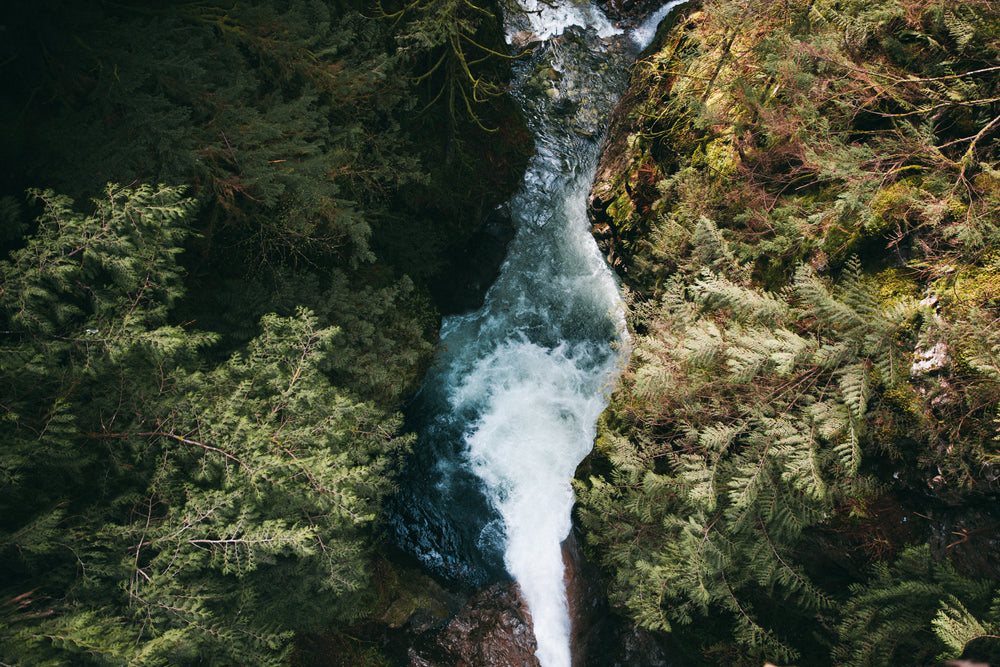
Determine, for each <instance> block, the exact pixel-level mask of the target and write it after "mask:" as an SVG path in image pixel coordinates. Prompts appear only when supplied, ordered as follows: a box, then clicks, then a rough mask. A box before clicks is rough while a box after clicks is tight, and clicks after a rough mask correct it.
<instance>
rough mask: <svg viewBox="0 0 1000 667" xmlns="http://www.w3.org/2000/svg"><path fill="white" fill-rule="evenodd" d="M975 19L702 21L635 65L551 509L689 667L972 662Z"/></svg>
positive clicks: (981, 563) (632, 614)
mask: <svg viewBox="0 0 1000 667" xmlns="http://www.w3.org/2000/svg"><path fill="white" fill-rule="evenodd" d="M997 21H998V18H997V14H996V11H995V9H994V8H992V7H990V6H988V5H987V4H984V3H978V2H968V3H958V4H957V5H956V4H955V3H950V4H942V3H936V2H930V3H921V4H919V5H914V4H913V3H905V2H890V3H888V4H885V3H883V4H879V5H876V4H872V3H864V2H822V1H821V0H816V1H815V2H808V3H806V2H802V3H796V2H792V3H783V4H782V3H775V2H769V1H766V0H750V1H748V2H739V1H736V2H731V1H729V0H720V1H718V2H715V1H713V2H705V3H701V5H700V7H699V8H697V9H693V8H689V9H687V10H685V12H684V13H683V14H682V15H681V17H680V18H679V19H677V20H676V21H675V22H674V24H675V27H674V28H673V29H672V30H671V31H670V32H669V33H667V34H663V35H661V36H660V37H659V39H658V41H657V42H656V43H655V44H656V45H655V46H654V48H653V49H651V50H650V51H649V52H648V53H647V54H645V57H644V58H643V59H642V60H641V61H640V62H639V63H638V65H637V66H636V68H635V71H634V73H633V79H632V88H631V90H630V93H629V98H627V99H631V100H632V101H631V102H630V105H631V106H630V114H629V115H627V116H626V115H624V114H623V115H622V116H621V117H620V118H619V120H618V123H619V125H618V126H617V127H613V128H612V130H611V132H612V133H613V136H614V137H615V141H616V143H609V146H610V150H615V151H620V155H619V154H616V155H615V157H614V160H615V162H614V164H616V165H617V166H619V167H621V169H620V171H618V172H617V173H615V174H613V175H612V176H611V182H610V183H603V184H601V185H600V188H601V189H598V190H595V192H599V193H600V202H598V207H597V211H596V213H597V215H598V217H599V221H601V222H606V223H607V224H608V226H609V227H610V230H611V237H612V239H611V244H612V248H611V250H612V251H613V254H612V257H613V259H614V261H615V262H616V268H618V270H619V272H620V273H621V274H622V277H623V279H624V281H625V282H626V284H627V285H628V287H629V289H630V295H631V303H630V307H631V311H632V312H631V317H630V325H631V327H632V329H633V331H634V333H635V336H634V339H633V346H634V347H633V356H632V361H631V363H630V366H629V368H628V370H627V371H626V373H625V375H624V376H623V379H622V382H621V386H620V387H619V388H618V389H617V390H616V392H615V394H614V395H613V397H612V401H611V404H610V406H609V408H608V410H607V411H606V412H605V414H604V415H603V416H602V418H601V422H600V424H599V431H598V439H597V446H596V448H595V453H594V455H593V460H592V461H591V462H590V463H589V465H587V466H585V467H584V468H583V469H582V471H583V473H584V474H583V475H582V476H581V478H580V479H579V480H578V482H577V492H578V497H579V499H580V505H579V508H578V515H577V516H578V519H579V522H580V525H581V527H582V529H583V531H584V533H585V537H586V539H587V543H588V544H589V545H590V548H591V550H592V553H593V555H594V556H595V557H596V558H597V559H598V560H599V561H600V562H601V563H602V564H603V566H604V568H605V570H606V573H607V576H608V589H609V593H610V596H611V599H612V601H613V603H614V604H615V605H616V606H617V608H618V609H619V610H620V611H621V612H622V613H624V614H626V615H627V616H628V617H629V618H631V619H632V620H633V621H635V622H636V623H637V624H639V625H640V626H642V627H645V628H647V629H651V630H655V631H661V632H663V631H666V632H671V633H674V634H676V635H678V639H677V640H676V642H672V643H673V644H675V645H676V644H682V645H686V646H690V647H692V649H691V655H690V656H689V657H690V659H691V660H692V662H695V663H697V664H707V665H708V664H711V665H715V664H745V665H759V664H762V663H763V662H764V661H771V662H774V663H779V664H780V663H785V664H787V663H794V664H801V665H808V664H815V665H826V664H851V665H855V664H856V665H861V664H864V665H896V664H933V663H934V662H935V661H937V660H946V659H952V658H958V657H964V658H970V659H987V660H995V659H996V656H995V655H994V652H995V650H996V647H997V646H998V645H1000V643H998V640H997V639H996V637H995V635H996V634H997V633H996V631H995V630H996V616H995V611H996V610H995V609H994V608H993V606H994V598H995V597H996V590H997V587H996V580H997V578H998V577H1000V572H998V571H997V569H996V566H995V564H996V557H997V554H996V552H995V549H993V547H991V546H989V544H988V538H986V537H985V535H986V534H990V532H991V531H992V530H994V529H995V525H996V524H995V523H994V522H995V521H996V516H995V513H994V512H993V511H992V510H989V509H981V508H984V507H991V506H993V505H995V500H996V496H995V491H994V483H993V480H995V479H996V476H995V475H996V473H995V471H994V465H995V462H996V452H997V449H996V448H997V444H996V442H997V441H996V434H997V430H996V429H997V422H996V419H997V414H998V413H997V409H998V408H997V406H998V404H1000V383H998V381H1000V375H997V374H996V368H997V364H996V363H995V362H996V354H997V337H996V334H995V331H996V322H997V307H998V304H1000V301H998V300H997V298H996V295H997V294H998V292H997V291H996V290H995V286H996V285H997V283H996V275H997V273H996V262H995V256H996V251H997V247H998V246H997V242H998V241H1000V238H998V237H997V235H996V230H997V225H998V222H1000V221H998V218H997V213H996V212H997V210H998V209H997V208H996V206H995V201H994V200H995V197H996V192H997V191H996V187H995V186H996V181H995V179H994V172H995V170H996V165H997V161H998V160H1000V154H998V153H997V151H996V143H995V142H994V141H993V139H994V138H995V134H996V132H997V131H998V130H1000V122H998V121H997V118H1000V103H998V99H1000V98H998V96H997V89H998V85H1000V78H998V75H1000V70H998V69H997V68H996V65H995V63H996V56H997V48H998V46H1000V43H998V41H997V39H998V33H997V31H996V26H997V25H998V23H997ZM619 135H620V136H622V137H624V138H622V139H618V138H617V137H618V136H619ZM626 139H627V140H626ZM963 506H964V509H960V508H963ZM963 512H966V513H968V515H969V516H970V517H976V519H975V520H974V522H975V523H974V525H977V526H982V527H981V528H980V527H977V528H974V529H970V527H968V526H967V524H965V523H964V519H963V520H958V519H956V518H955V517H956V515H962V513H963ZM980 522H981V523H980ZM970 523H971V522H970ZM980 532H982V533H983V535H984V537H983V539H981V540H979V539H978V534H979V533H980ZM972 541H975V544H974V545H973V544H972ZM922 543H929V546H924V547H921V546H918V545H920V544H922Z"/></svg>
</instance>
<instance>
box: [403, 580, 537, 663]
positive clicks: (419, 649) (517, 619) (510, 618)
mask: <svg viewBox="0 0 1000 667" xmlns="http://www.w3.org/2000/svg"><path fill="white" fill-rule="evenodd" d="M536 648H537V645H536V643H535V636H534V633H533V631H532V628H531V614H530V613H529V612H528V609H527V606H526V605H525V603H524V600H523V599H522V598H521V595H520V592H519V590H518V588H517V585H516V584H515V583H513V582H500V583H496V584H492V585H490V586H487V587H486V588H483V589H481V590H480V591H478V592H477V593H476V594H475V595H473V596H472V597H471V598H470V599H469V601H468V603H467V604H466V605H465V606H464V607H463V608H462V609H461V610H460V611H459V612H458V613H457V614H455V616H454V617H452V618H451V620H449V621H448V622H447V623H446V624H445V625H444V626H443V627H441V628H440V629H438V630H437V631H435V632H429V633H426V634H425V635H424V636H422V637H419V638H417V641H416V642H415V643H414V645H413V646H412V647H410V649H409V650H408V651H407V661H406V663H405V664H406V665H408V667H425V666H435V667H436V666H439V665H440V666H443V665H448V666H453V667H485V666H487V665H497V666H503V667H507V666H510V667H516V666H525V667H538V665H539V663H538V658H536V657H535V650H536Z"/></svg>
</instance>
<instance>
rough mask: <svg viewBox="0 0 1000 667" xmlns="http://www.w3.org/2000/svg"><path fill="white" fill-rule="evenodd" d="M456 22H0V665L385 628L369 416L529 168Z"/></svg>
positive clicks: (231, 10)
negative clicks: (454, 270)
mask: <svg viewBox="0 0 1000 667" xmlns="http://www.w3.org/2000/svg"><path fill="white" fill-rule="evenodd" d="M464 6H465V7H466V8H467V10H468V12H469V16H466V17H465V18H463V22H462V23H461V29H462V31H464V32H461V33H460V34H461V35H464V36H465V37H464V38H463V40H464V41H458V42H454V43H453V42H449V43H447V44H445V43H442V42H441V41H440V39H438V38H437V37H436V36H435V34H436V33H434V30H436V29H438V28H440V26H439V25H438V22H439V21H442V20H444V17H442V16H439V15H438V14H437V13H436V12H437V7H436V5H432V4H427V5H426V6H424V5H417V6H411V7H409V8H407V9H406V11H405V13H404V14H401V15H396V16H389V17H386V15H385V14H384V13H383V12H382V9H381V8H380V7H379V6H378V5H377V4H376V3H367V2H363V1H361V0H357V1H351V0H348V1H340V0H329V1H323V0H290V1H288V2H285V1H283V0H257V1H253V0H252V1H250V2H240V3H234V2H226V1H222V2H212V1H204V2H203V1H195V2H188V1H180V0H166V1H164V2H155V3H148V2H129V1H126V2H120V3H116V2H104V1H99V0H92V1H91V0H88V1H87V2H61V1H59V0H48V1H46V2H42V3H35V4H34V5H32V6H30V7H29V6H27V5H24V6H21V7H17V8H12V9H11V10H10V11H9V12H7V13H6V14H5V16H4V19H3V21H4V26H3V28H4V30H3V34H4V35H5V37H4V40H3V43H2V44H0V80H2V82H3V84H4V90H5V94H4V96H3V99H2V101H0V124H2V126H3V128H4V132H3V133H2V137H3V139H2V142H0V163H2V164H3V165H4V167H3V168H2V170H0V221H2V229H3V234H2V235H0V377H2V382H0V384H2V386H3V387H4V389H3V391H2V392H0V393H2V397H0V435H2V439H3V445H2V448H0V662H2V663H4V664H24V665H28V664H31V665H48V664H51V665H62V664H137V665H138V664H142V665H154V664H157V665H158V664H164V665H165V664H188V663H194V662H210V663H212V664H287V662H288V661H289V660H290V659H302V660H309V659H311V658H310V657H309V656H308V655H305V656H304V655H303V654H302V650H299V651H296V650H295V647H296V644H298V645H299V646H300V647H303V646H317V647H319V646H323V647H326V648H325V649H316V650H331V649H330V647H331V646H334V645H336V643H337V642H327V641H312V639H308V640H305V641H304V640H303V637H304V635H305V634H307V633H312V637H313V638H315V637H318V636H321V635H325V636H334V637H336V636H340V635H341V634H345V633H346V628H348V627H350V625H351V624H353V623H358V622H362V621H364V620H365V619H366V617H367V616H368V615H369V614H370V613H371V610H372V608H373V607H375V606H376V605H382V606H385V605H387V604H389V603H390V602H391V601H392V599H393V596H392V593H391V591H387V590H386V588H387V587H392V586H394V585H395V584H393V583H392V582H393V581H395V580H396V577H395V576H394V575H393V573H392V571H391V569H389V568H387V566H386V565H384V563H385V560H384V558H382V557H381V556H380V555H379V553H378V548H379V540H380V537H379V535H380V532H379V521H380V518H381V512H382V501H383V499H384V498H385V496H386V494H388V493H391V492H392V491H393V482H392V470H393V464H394V462H395V460H396V457H398V456H399V455H400V454H401V453H402V452H404V451H405V450H406V448H408V447H409V446H410V445H411V440H412V439H411V437H410V436H408V435H406V434H404V433H402V432H401V418H400V417H399V415H398V414H397V413H396V411H397V410H398V409H399V407H400V406H401V404H402V403H403V401H405V400H407V399H408V398H409V397H410V396H411V395H412V393H413V392H414V390H415V389H416V387H417V385H418V383H419V380H420V378H421V376H422V374H423V371H424V369H425V368H426V365H427V364H428V363H429V361H430V354H431V350H432V348H433V344H434V342H435V340H436V335H437V333H436V331H437V326H438V318H439V312H440V309H441V304H442V303H443V302H444V299H445V297H446V296H447V294H446V293H445V292H443V291H442V290H441V289H440V287H441V284H442V282H443V281H444V279H445V278H446V277H449V276H451V274H450V271H451V267H452V266H453V265H454V263H455V261H456V259H455V258H456V257H458V258H460V259H462V256H463V255H464V250H465V248H466V246H467V245H468V243H469V240H470V239H471V238H472V237H473V235H474V234H475V232H476V230H477V228H478V225H479V224H480V220H481V217H482V214H483V213H484V212H485V211H488V210H490V209H492V208H493V207H494V206H495V205H496V203H498V202H499V201H502V200H503V199H505V198H506V197H507V196H508V194H509V191H510V190H511V189H512V188H513V187H514V186H515V185H516V184H517V183H518V182H519V180H520V172H521V170H522V169H523V165H524V161H525V155H526V153H527V149H528V148H529V146H527V145H526V139H525V137H526V134H525V133H524V130H523V129H522V127H521V124H520V119H519V118H518V116H517V114H516V113H515V112H514V111H513V107H512V106H511V103H510V102H509V101H508V100H507V99H506V98H505V97H504V96H503V95H501V94H499V93H500V91H501V90H502V88H503V85H504V81H505V78H506V76H507V75H508V72H509V62H508V60H507V59H506V58H504V57H501V56H499V55H493V53H492V52H493V51H497V50H498V49H503V48H504V47H503V45H502V41H500V42H498V41H497V40H499V39H500V37H501V36H502V34H501V31H500V28H499V24H498V21H497V19H496V15H497V13H498V9H497V7H496V5H495V4H493V3H492V2H482V3H478V4H473V3H465V4H464ZM452 29H453V28H452V27H451V26H449V27H448V30H452ZM469 36H474V41H470V40H469V39H468V37H469ZM455 49H467V51H466V50H462V51H461V52H460V54H459V55H462V56H463V58H464V60H463V62H464V63H465V67H464V69H463V72H464V74H465V75H467V76H471V77H472V81H473V82H475V83H474V90H476V91H490V94H489V95H485V96H484V95H478V94H476V95H475V96H474V97H473V98H471V99H469V100H467V104H462V105H461V106H460V107H456V106H455V105H453V104H450V103H449V102H448V101H447V100H442V98H441V96H440V95H438V94H437V91H436V90H435V89H434V88H433V86H432V87H428V82H429V81H430V80H431V79H432V78H433V77H434V76H437V74H438V72H437V71H435V72H433V73H432V72H428V71H426V70H425V65H426V63H428V62H436V61H437V60H439V59H440V58H441V57H442V56H441V55H440V54H441V53H442V52H444V53H445V55H447V54H448V53H451V54H452V56H454V51H455ZM461 81H462V82H461V83H455V84H454V85H455V86H457V88H456V90H458V89H461V90H465V89H466V88H463V86H466V85H467V84H466V82H465V79H462V80H461ZM441 85H449V84H447V81H446V80H445V83H444V84H441ZM480 126H485V127H488V128H489V129H495V130H497V131H496V132H484V131H483V130H482V129H480ZM482 174H487V175H488V177H487V178H481V175H482ZM163 184H166V185H163ZM25 193H27V194H28V196H27V198H25V196H24V195H25ZM451 278H452V279H453V276H451ZM373 563H382V565H379V566H378V567H374V566H373ZM377 652H378V651H377V649H376V648H375V647H366V648H365V649H364V650H363V651H361V652H360V653H359V652H358V651H357V647H353V646H352V647H346V648H345V649H344V651H343V654H342V655H341V654H336V655H329V654H327V655H324V656H322V658H321V659H322V660H325V661H328V662H338V663H340V664H349V662H350V661H351V660H368V661H370V662H379V661H381V660H382V658H380V657H379V656H377V655H375V654H376V653H377ZM362 654H363V655H362ZM359 656H361V657H359Z"/></svg>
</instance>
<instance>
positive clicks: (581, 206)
mask: <svg viewBox="0 0 1000 667" xmlns="http://www.w3.org/2000/svg"><path fill="white" fill-rule="evenodd" d="M675 4H677V3H671V4H670V5H667V6H666V7H665V8H663V9H662V10H661V11H659V12H657V13H656V14H655V15H654V16H653V17H651V19H650V22H649V23H647V24H643V25H641V26H639V27H638V28H636V29H635V30H633V31H630V32H628V33H627V32H626V31H625V30H623V29H620V28H617V27H615V26H614V25H612V23H611V22H610V21H608V19H607V18H605V16H604V15H603V14H602V13H601V11H600V10H599V9H597V8H596V7H587V6H585V5H583V6H581V5H578V4H575V3H571V2H568V1H566V2H558V3H543V2H530V3H524V6H523V9H524V12H523V13H520V14H516V15H514V16H512V17H510V19H509V24H508V27H507V35H508V40H509V41H510V43H511V44H512V49H513V50H514V51H515V52H518V51H521V52H523V54H524V55H522V57H520V58H518V59H517V60H516V62H515V64H514V70H515V79H514V81H513V83H512V88H513V95H514V97H515V98H516V99H517V100H518V102H519V103H520V105H521V108H522V110H523V112H524V115H525V118H526V120H527V123H528V126H529V127H530V129H531V132H532V134H533V138H534V143H535V147H536V154H535V156H534V157H533V158H532V159H531V162H530V164H529V167H528V170H527V173H526V175H525V178H524V183H523V185H522V187H521V189H520V191H519V192H518V194H517V195H516V196H515V197H514V198H513V199H512V200H511V201H510V202H508V203H507V204H506V205H505V206H506V208H507V210H508V211H509V214H510V216H511V217H512V219H513V221H514V224H515V226H516V229H517V235H516V237H515V238H514V239H513V241H512V242H511V244H510V246H509V248H508V254H507V259H506V261H505V263H504V265H503V267H502V269H501V272H500V275H499V277H498V278H497V280H496V281H495V283H494V284H493V285H492V287H491V288H490V289H489V291H488V292H487V294H486V298H485V303H484V305H483V306H482V308H480V309H479V310H477V311H475V312H471V313H467V314H462V315H455V316H450V317H447V318H445V321H444V324H443V326H442V332H441V343H440V351H439V353H438V355H437V357H436V359H435V363H434V366H433V368H432V370H431V372H430V373H429V375H428V376H427V378H426V379H425V381H424V383H423V386H422V388H421V390H420V392H419V394H418V397H417V399H416V401H415V403H414V405H413V406H412V407H411V408H410V411H409V413H410V416H411V417H410V421H411V423H412V424H414V425H415V428H416V430H417V432H418V434H419V440H418V445H417V446H416V451H417V454H416V455H415V456H414V457H413V458H412V460H411V462H410V465H409V467H408V468H407V469H406V471H405V473H404V478H403V481H402V482H401V484H402V486H403V489H404V491H403V492H402V493H401V494H400V495H399V496H398V497H399V498H401V499H402V500H400V501H399V502H397V503H396V504H395V506H394V508H393V515H392V519H391V521H392V526H393V529H394V531H395V534H396V536H397V541H398V543H399V544H400V545H401V546H402V547H403V548H404V549H406V550H407V551H409V552H411V553H413V554H415V555H416V556H417V557H418V558H419V560H420V561H421V562H422V563H424V564H425V565H426V566H427V567H429V568H430V569H431V570H432V571H434V572H435V573H437V574H438V575H440V576H443V577H445V578H447V579H449V580H451V581H453V582H455V583H458V584H460V585H465V586H470V585H482V584H485V583H487V582H490V581H492V580H495V579H497V578H505V577H506V576H508V575H509V576H510V577H513V578H514V580H516V581H517V583H518V585H519V587H520V590H521V592H522V594H523V597H524V600H525V601H526V603H527V607H528V610H529V612H530V614H531V619H532V623H533V626H534V632H535V636H536V639H537V642H538V651H537V656H538V658H539V661H540V663H541V665H542V667H568V666H569V665H570V664H571V656H570V615H569V609H568V606H567V599H566V585H565V581H564V562H563V548H562V543H563V541H564V540H566V538H567V537H568V536H569V533H570V529H571V517H570V515H571V511H572V507H573V502H574V496H573V491H572V489H571V487H570V480H571V479H572V477H573V475H574V471H575V469H576V467H577V465H578V464H579V463H580V461H581V460H582V459H583V458H584V457H585V456H586V455H587V454H588V453H589V452H590V450H591V448H592V446H593V441H594V437H595V426H596V421H597V417H598V415H599V414H600V413H601V411H602V410H603V409H604V407H605V406H606V404H607V397H608V392H609V391H610V389H611V387H612V385H613V383H614V381H615V378H616V376H617V374H618V373H619V372H620V370H621V367H622V365H623V364H624V363H625V361H626V359H627V354H628V334H627V332H626V330H625V322H624V313H623V305H622V302H621V297H620V294H619V287H618V284H617V282H616V278H615V276H614V274H613V272H612V270H611V268H610V267H609V266H608V263H607V261H606V260H605V258H604V257H603V255H602V254H601V252H600V251H599V250H598V247H597V244H596V243H595V241H594V239H593V237H592V236H591V233H590V223H589V221H588V217H587V210H586V206H587V196H588V193H589V191H590V187H591V183H592V180H593V177H594V170H595V168H596V162H597V157H598V150H599V148H600V146H601V139H602V137H603V133H604V129H605V124H606V122H607V118H608V116H609V114H610V112H611V110H612V107H613V106H614V104H615V102H616V100H617V99H618V96H619V95H620V94H621V92H622V90H623V88H624V86H625V83H626V77H627V72H628V66H629V64H630V63H631V62H632V61H633V60H634V58H635V55H636V54H637V53H638V51H639V50H640V49H641V47H642V46H645V43H646V42H648V41H649V40H650V39H651V38H652V34H653V32H654V30H655V25H656V22H658V21H659V20H660V19H662V17H663V16H665V14H666V12H667V11H669V8H670V7H672V6H673V5H675Z"/></svg>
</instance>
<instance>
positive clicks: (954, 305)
mask: <svg viewBox="0 0 1000 667" xmlns="http://www.w3.org/2000/svg"><path fill="white" fill-rule="evenodd" d="M933 292H934V293H935V294H937V295H938V296H939V297H940V299H941V302H942V305H943V307H944V308H945V309H946V310H947V311H949V312H956V313H963V312H965V311H967V310H968V309H970V308H1000V265H997V264H995V263H993V264H990V265H988V266H986V267H965V268H963V269H961V270H959V271H957V272H956V273H953V274H951V275H949V276H947V277H945V278H942V279H941V280H938V281H937V282H936V283H935V284H934V286H933Z"/></svg>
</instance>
